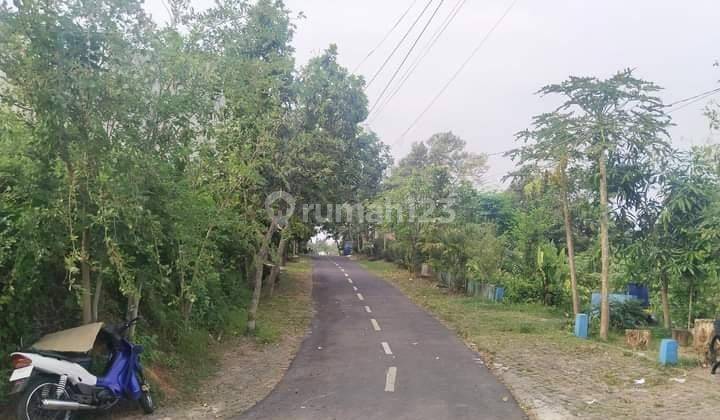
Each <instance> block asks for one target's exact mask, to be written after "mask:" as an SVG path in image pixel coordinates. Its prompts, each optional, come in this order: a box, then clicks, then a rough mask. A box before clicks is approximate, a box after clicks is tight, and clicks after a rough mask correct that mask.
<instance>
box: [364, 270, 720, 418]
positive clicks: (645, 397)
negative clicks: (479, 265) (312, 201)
mask: <svg viewBox="0 0 720 420" xmlns="http://www.w3.org/2000/svg"><path fill="white" fill-rule="evenodd" d="M361 264H363V265H364V266H365V267H366V268H368V269H369V270H371V271H373V272H375V273H376V274H378V275H380V276H382V277H383V278H385V279H387V280H389V281H390V282H391V283H392V284H394V285H395V286H396V287H397V288H398V289H400V290H402V291H403V292H404V293H405V294H406V295H408V296H409V297H410V298H411V299H412V300H413V301H415V303H417V304H419V305H420V306H422V307H425V308H426V309H428V310H429V311H430V312H431V313H433V314H435V315H436V316H437V317H438V319H439V320H440V321H441V322H443V323H444V324H445V325H447V326H448V327H449V328H451V329H453V330H455V331H456V332H457V333H458V335H460V336H461V337H462V338H463V339H464V340H465V341H466V343H467V344H468V346H469V347H471V348H473V349H474V350H476V351H478V352H479V353H480V354H481V355H482V357H483V359H484V361H485V364H486V365H487V366H488V368H489V369H491V370H492V371H493V372H494V373H495V374H496V375H497V376H498V377H499V378H500V379H501V380H502V381H503V382H504V383H505V384H506V385H507V386H508V388H509V389H510V390H511V391H512V393H513V394H514V396H515V398H516V399H517V401H518V402H519V403H520V404H521V406H523V408H524V409H525V410H526V411H527V412H528V413H529V415H530V416H531V417H532V418H535V419H541V420H556V419H573V418H587V419H608V418H611V419H616V418H626V419H655V418H687V419H703V418H705V419H711V418H717V416H718V415H717V412H718V401H720V378H717V377H715V376H713V375H710V374H709V371H708V369H704V368H700V367H695V366H694V365H693V364H691V363H688V362H687V360H685V361H684V363H685V364H686V365H687V367H686V368H683V367H682V366H683V364H681V366H680V367H673V368H670V367H667V368H664V367H661V366H659V365H658V363H657V362H656V360H657V351H655V350H652V351H646V352H632V351H630V350H628V349H625V348H623V346H622V344H621V343H619V342H611V343H609V344H608V343H603V342H599V341H595V340H580V339H577V338H575V337H573V336H572V335H571V334H570V333H569V332H568V326H567V324H568V320H567V318H565V316H564V315H563V314H559V313H556V312H553V311H552V310H549V309H547V308H542V307H537V306H528V305H524V306H523V305H498V304H491V303H484V302H481V301H478V300H476V299H474V298H467V297H463V296H459V295H455V294H451V293H448V292H447V291H446V290H440V289H438V288H437V287H435V285H434V284H433V283H431V282H429V281H426V280H422V279H411V277H410V276H409V275H408V273H407V272H406V271H404V270H400V269H397V268H395V267H394V266H393V265H391V264H387V263H384V262H361ZM657 344H658V342H657V341H655V342H653V344H652V347H653V348H654V347H656V346H657ZM718 376H720V375H718Z"/></svg>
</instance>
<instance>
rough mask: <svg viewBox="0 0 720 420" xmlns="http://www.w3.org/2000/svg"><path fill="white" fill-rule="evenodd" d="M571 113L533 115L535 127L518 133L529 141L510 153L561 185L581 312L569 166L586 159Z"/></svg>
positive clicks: (575, 299) (572, 276)
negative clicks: (580, 149)
mask: <svg viewBox="0 0 720 420" xmlns="http://www.w3.org/2000/svg"><path fill="white" fill-rule="evenodd" d="M570 117H571V116H570V115H568V114H560V113H557V112H556V113H549V114H542V115H539V116H536V117H535V118H534V119H533V120H534V121H533V125H534V128H533V130H532V131H531V130H525V131H523V132H521V133H518V135H517V138H518V139H520V140H522V141H524V142H525V145H524V146H523V147H521V148H520V149H516V150H513V151H511V152H509V155H510V156H512V157H513V158H514V159H517V160H518V161H519V163H520V164H521V165H523V164H525V165H529V166H530V169H531V170H532V169H534V168H542V169H540V170H541V171H549V172H550V173H551V174H552V178H553V181H554V183H555V184H556V185H557V187H558V198H559V201H560V206H561V208H562V214H563V224H564V228H565V246H566V250H567V262H568V266H569V270H570V287H571V293H572V308H573V313H574V314H578V313H580V297H579V295H578V288H577V269H576V268H575V243H574V239H573V227H572V215H571V213H570V203H569V201H570V200H569V195H570V191H569V189H570V182H569V179H568V167H569V166H571V165H574V164H576V162H578V161H580V160H581V159H582V156H581V155H580V153H579V151H578V150H577V149H576V144H577V143H578V142H577V140H578V137H579V136H581V135H582V133H578V129H577V127H574V126H573V124H572V123H573V120H572V119H571V118H570ZM546 168H547V169H546ZM521 171H522V170H521ZM525 172H527V171H525Z"/></svg>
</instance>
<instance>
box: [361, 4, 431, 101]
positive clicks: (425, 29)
mask: <svg viewBox="0 0 720 420" xmlns="http://www.w3.org/2000/svg"><path fill="white" fill-rule="evenodd" d="M443 3H445V0H440V3H438V5H437V7H436V8H435V10H434V11H433V13H432V15H430V19H428V21H427V22H425V26H423V28H422V30H421V31H420V34H419V35H418V36H417V38H415V41H414V42H413V43H412V45H411V46H410V49H408V52H407V53H406V54H405V57H403V59H402V61H401V62H400V65H398V67H397V69H395V72H394V73H393V75H392V77H390V80H389V81H388V82H387V84H386V85H385V87H384V88H383V90H382V92H380V96H378V98H377V100H375V104H374V105H373V106H372V108H370V113H372V112H373V111H374V110H375V107H376V106H377V105H378V103H380V101H381V100H382V98H383V96H385V93H386V92H387V90H388V89H389V88H390V86H391V85H392V82H393V81H394V80H395V78H396V77H397V75H398V74H399V73H400V70H402V68H403V66H404V65H405V63H406V62H407V60H408V58H409V57H410V55H411V54H412V52H413V51H414V50H415V47H416V46H417V44H418V42H420V39H422V36H423V35H424V34H425V31H427V28H428V27H429V26H430V24H431V23H432V21H433V20H434V19H435V16H437V12H438V11H439V10H440V8H441V7H442V5H443Z"/></svg>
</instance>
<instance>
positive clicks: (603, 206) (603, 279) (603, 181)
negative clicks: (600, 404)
mask: <svg viewBox="0 0 720 420" xmlns="http://www.w3.org/2000/svg"><path fill="white" fill-rule="evenodd" d="M606 164H607V163H606V156H605V150H602V151H601V152H600V159H599V162H598V166H599V168H600V251H601V255H600V260H601V272H600V296H601V300H600V338H601V339H603V340H607V338H608V330H609V329H610V300H609V298H610V238H609V229H610V228H609V225H610V221H609V215H608V191H607V167H606Z"/></svg>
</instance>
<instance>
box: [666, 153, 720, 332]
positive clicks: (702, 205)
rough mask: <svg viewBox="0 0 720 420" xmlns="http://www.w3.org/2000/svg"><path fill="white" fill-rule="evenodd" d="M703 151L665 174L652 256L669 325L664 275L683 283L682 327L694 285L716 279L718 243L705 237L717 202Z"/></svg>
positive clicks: (719, 184) (719, 188) (715, 182)
mask: <svg viewBox="0 0 720 420" xmlns="http://www.w3.org/2000/svg"><path fill="white" fill-rule="evenodd" d="M707 152H709V150H703V149H696V150H694V151H693V152H692V153H691V154H690V155H689V156H688V158H687V159H685V160H684V161H682V162H681V163H680V164H679V165H678V166H677V167H675V168H673V169H672V171H671V172H670V174H669V176H668V179H667V181H666V185H665V188H664V191H663V196H664V199H663V208H662V212H661V213H660V217H659V221H658V223H659V226H658V234H657V236H658V242H659V243H660V244H662V245H661V251H660V253H659V255H658V259H660V264H662V266H661V267H662V268H661V273H662V274H663V288H662V293H663V311H664V312H665V314H666V315H665V317H666V320H665V321H666V323H669V304H668V298H667V275H668V274H669V275H673V276H675V277H676V278H677V279H679V280H680V281H682V282H684V283H685V287H686V288H687V296H688V302H687V304H688V311H687V327H688V328H691V326H692V320H693V301H694V296H695V293H696V290H697V289H698V288H699V285H700V284H699V283H700V282H701V281H702V280H703V279H706V278H708V277H713V276H714V275H716V273H717V270H718V264H717V262H716V258H717V252H718V244H717V241H716V240H715V237H713V236H712V235H711V234H710V232H714V231H715V228H716V226H712V225H713V224H714V222H713V219H714V217H713V215H712V214H711V213H710V211H711V210H710V209H711V208H712V207H713V206H714V205H715V204H716V203H718V201H719V200H720V195H719V194H720V178H718V175H719V174H718V172H717V170H716V169H717V168H716V167H715V162H712V160H711V159H708V156H711V155H710V154H709V153H707ZM711 226H712V227H711Z"/></svg>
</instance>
